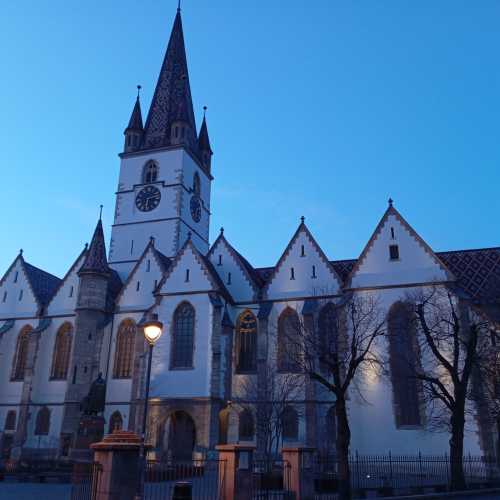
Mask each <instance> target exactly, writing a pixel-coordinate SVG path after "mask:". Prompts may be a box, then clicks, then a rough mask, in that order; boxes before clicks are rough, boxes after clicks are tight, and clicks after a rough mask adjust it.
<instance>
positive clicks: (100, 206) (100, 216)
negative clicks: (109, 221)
mask: <svg viewBox="0 0 500 500" xmlns="http://www.w3.org/2000/svg"><path fill="white" fill-rule="evenodd" d="M102 207H103V205H99V220H102Z"/></svg>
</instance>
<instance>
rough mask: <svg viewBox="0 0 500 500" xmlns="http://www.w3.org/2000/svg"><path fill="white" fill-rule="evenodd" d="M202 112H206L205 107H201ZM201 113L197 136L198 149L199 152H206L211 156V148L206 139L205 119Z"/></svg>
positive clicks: (208, 140)
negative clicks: (201, 117)
mask: <svg viewBox="0 0 500 500" xmlns="http://www.w3.org/2000/svg"><path fill="white" fill-rule="evenodd" d="M203 111H205V113H206V111H207V107H206V106H203ZM205 113H203V121H202V122H201V127H200V133H199V134H198V148H199V150H200V151H201V152H203V151H207V152H209V153H210V154H212V148H211V147H210V139H209V137H208V128H207V119H206V116H205Z"/></svg>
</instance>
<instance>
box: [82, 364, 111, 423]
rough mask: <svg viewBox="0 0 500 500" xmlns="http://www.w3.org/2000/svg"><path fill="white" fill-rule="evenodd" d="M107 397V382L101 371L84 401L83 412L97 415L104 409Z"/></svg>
mask: <svg viewBox="0 0 500 500" xmlns="http://www.w3.org/2000/svg"><path fill="white" fill-rule="evenodd" d="M105 399H106V382H105V381H104V379H103V378H102V373H101V372H100V373H99V375H98V376H97V378H96V379H95V380H94V381H93V382H92V385H91V386H90V390H89V393H88V395H87V396H85V397H84V398H83V401H82V406H81V408H82V412H83V414H84V415H97V414H99V413H102V412H103V411H104V402H105Z"/></svg>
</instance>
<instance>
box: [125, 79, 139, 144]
mask: <svg viewBox="0 0 500 500" xmlns="http://www.w3.org/2000/svg"><path fill="white" fill-rule="evenodd" d="M140 91H141V86H140V85H137V98H136V100H135V105H134V109H133V110H132V115H131V116H130V120H129V122H128V126H127V128H126V129H125V131H124V132H123V134H124V135H125V144H124V146H123V151H124V152H125V153H131V152H133V151H137V150H139V149H140V147H141V143H142V136H143V134H144V127H143V125H142V112H141V102H140Z"/></svg>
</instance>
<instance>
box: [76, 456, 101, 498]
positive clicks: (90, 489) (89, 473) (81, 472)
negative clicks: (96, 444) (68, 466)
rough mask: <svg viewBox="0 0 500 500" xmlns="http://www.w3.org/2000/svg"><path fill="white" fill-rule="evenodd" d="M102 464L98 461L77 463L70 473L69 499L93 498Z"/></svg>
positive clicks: (95, 494)
mask: <svg viewBox="0 0 500 500" xmlns="http://www.w3.org/2000/svg"><path fill="white" fill-rule="evenodd" d="M101 471H102V466H101V465H100V464H98V463H77V464H75V465H74V468H73V473H72V475H71V500H95V498H96V497H97V485H98V484H99V478H100V475H101Z"/></svg>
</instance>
